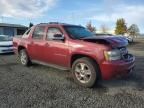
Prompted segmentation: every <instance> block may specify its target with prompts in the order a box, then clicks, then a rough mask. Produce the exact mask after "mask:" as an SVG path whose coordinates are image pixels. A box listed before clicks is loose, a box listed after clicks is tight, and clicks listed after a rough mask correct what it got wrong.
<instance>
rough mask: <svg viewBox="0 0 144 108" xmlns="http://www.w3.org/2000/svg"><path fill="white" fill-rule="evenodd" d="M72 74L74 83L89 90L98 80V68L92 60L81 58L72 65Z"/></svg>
mask: <svg viewBox="0 0 144 108" xmlns="http://www.w3.org/2000/svg"><path fill="white" fill-rule="evenodd" d="M72 74H73V78H74V81H75V82H76V83H78V84H79V85H81V86H84V87H87V88H91V87H93V86H94V85H95V84H96V82H97V80H98V75H99V68H98V65H97V64H96V63H95V62H94V61H93V60H91V59H90V58H87V57H83V58H80V59H77V60H75V61H74V63H73V64H72Z"/></svg>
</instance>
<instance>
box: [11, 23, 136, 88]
mask: <svg viewBox="0 0 144 108" xmlns="http://www.w3.org/2000/svg"><path fill="white" fill-rule="evenodd" d="M13 44H14V50H15V53H17V54H18V55H19V58H20V61H21V63H22V65H24V66H28V65H30V64H31V63H32V62H35V63H40V64H43V65H48V66H51V67H55V68H59V69H62V70H71V71H72V74H73V78H74V80H75V81H76V82H77V83H78V84H80V85H82V86H84V87H93V86H94V84H95V83H96V82H97V80H98V79H100V78H102V79H104V80H108V79H111V78H114V77H117V76H120V75H126V74H128V73H130V72H131V71H132V70H133V68H134V61H135V57H134V56H133V55H131V54H129V53H128V50H127V48H126V46H127V44H128V42H127V41H126V40H124V39H123V38H122V37H116V36H95V35H94V34H93V33H91V32H90V31H88V30H87V29H86V28H84V27H82V26H77V25H70V24H63V23H43V24H42V23H41V24H38V25H35V26H33V27H32V28H30V29H29V30H27V31H26V33H25V34H24V35H23V36H22V37H21V38H18V37H14V39H13Z"/></svg>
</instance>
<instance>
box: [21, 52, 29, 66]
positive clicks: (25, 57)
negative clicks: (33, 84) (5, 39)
mask: <svg viewBox="0 0 144 108" xmlns="http://www.w3.org/2000/svg"><path fill="white" fill-rule="evenodd" d="M19 57H20V62H21V64H22V65H24V66H29V65H30V64H31V61H30V58H29V56H28V54H27V52H26V50H25V49H22V50H20V53H19Z"/></svg>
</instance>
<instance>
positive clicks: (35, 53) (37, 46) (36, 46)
mask: <svg viewBox="0 0 144 108" xmlns="http://www.w3.org/2000/svg"><path fill="white" fill-rule="evenodd" d="M45 35H46V27H45V26H36V27H35V29H34V31H33V34H32V39H31V42H30V45H29V47H28V48H29V49H28V50H29V52H30V56H31V58H32V59H33V60H38V61H43V60H44V47H45V40H44V37H45Z"/></svg>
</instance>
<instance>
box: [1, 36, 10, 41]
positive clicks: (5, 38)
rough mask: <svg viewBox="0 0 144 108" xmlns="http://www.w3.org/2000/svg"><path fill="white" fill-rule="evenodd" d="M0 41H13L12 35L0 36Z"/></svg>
mask: <svg viewBox="0 0 144 108" xmlns="http://www.w3.org/2000/svg"><path fill="white" fill-rule="evenodd" d="M0 41H12V37H8V36H0Z"/></svg>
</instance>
